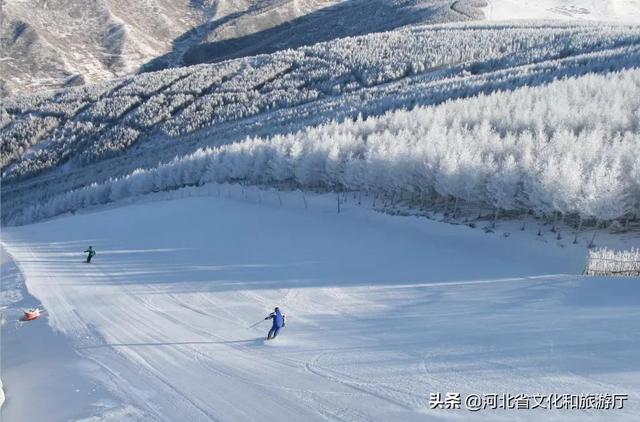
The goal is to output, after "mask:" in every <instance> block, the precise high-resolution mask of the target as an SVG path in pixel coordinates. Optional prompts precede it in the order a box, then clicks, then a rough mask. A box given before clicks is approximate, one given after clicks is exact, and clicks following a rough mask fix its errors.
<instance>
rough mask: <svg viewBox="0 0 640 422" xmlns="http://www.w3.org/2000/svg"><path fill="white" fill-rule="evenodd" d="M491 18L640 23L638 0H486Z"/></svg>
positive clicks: (639, 2)
mask: <svg viewBox="0 0 640 422" xmlns="http://www.w3.org/2000/svg"><path fill="white" fill-rule="evenodd" d="M486 1H487V3H488V5H487V7H485V9H484V14H485V16H486V18H487V19H489V20H513V19H562V20H590V21H611V22H629V23H640V1H638V0H536V1H530V0H486Z"/></svg>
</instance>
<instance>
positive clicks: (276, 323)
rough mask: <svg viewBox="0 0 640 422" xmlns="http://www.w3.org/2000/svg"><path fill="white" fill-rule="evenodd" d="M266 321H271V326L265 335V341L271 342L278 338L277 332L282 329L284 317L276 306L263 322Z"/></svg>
mask: <svg viewBox="0 0 640 422" xmlns="http://www.w3.org/2000/svg"><path fill="white" fill-rule="evenodd" d="M267 319H272V320H273V325H271V329H270V330H269V334H268V335H267V340H272V339H274V338H276V337H277V336H278V332H280V329H281V328H282V327H284V315H283V314H282V313H281V312H280V308H278V307H277V306H276V308H275V309H274V310H273V312H271V313H270V314H269V315H268V316H267V317H266V318H265V320H267Z"/></svg>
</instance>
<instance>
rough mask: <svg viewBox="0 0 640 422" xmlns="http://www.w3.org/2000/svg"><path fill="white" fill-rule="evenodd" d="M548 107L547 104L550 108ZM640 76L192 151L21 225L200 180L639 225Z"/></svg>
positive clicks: (55, 202)
mask: <svg viewBox="0 0 640 422" xmlns="http://www.w3.org/2000/svg"><path fill="white" fill-rule="evenodd" d="M550 99H553V100H551V101H550ZM639 112H640V71H638V70H629V71H623V72H618V73H611V74H608V75H597V76H596V75H587V76H583V77H579V78H570V79H566V80H561V81H556V82H553V83H551V84H548V85H545V86H541V87H525V88H520V89H517V90H514V91H507V92H495V93H493V94H490V95H480V96H478V97H474V98H470V99H459V100H456V101H450V102H446V103H444V104H441V105H439V106H432V107H416V108H415V109H413V110H410V111H406V110H402V111H394V112H389V113H387V114H385V115H383V116H380V117H370V118H367V119H357V120H355V121H352V120H345V121H343V122H330V123H327V124H324V125H321V126H319V127H315V128H308V129H304V130H302V131H300V132H297V133H293V134H288V135H277V136H274V137H271V138H249V139H246V140H245V141H243V142H237V143H233V144H227V145H222V146H219V147H212V148H206V149H201V150H199V151H197V152H195V153H193V154H191V155H188V156H186V157H184V158H178V159H176V160H174V161H172V162H170V163H168V164H165V165H162V166H160V167H158V168H154V169H150V170H137V171H134V172H133V173H132V174H131V175H128V176H126V177H124V178H120V179H114V180H109V181H107V182H105V183H102V184H94V185H92V186H89V187H86V188H83V189H80V190H77V191H73V192H70V193H68V194H65V195H63V196H60V197H56V198H54V199H52V200H51V201H49V202H46V203H44V204H36V205H34V206H32V207H30V208H29V209H28V210H27V211H25V213H24V214H23V215H22V216H21V217H20V218H21V219H24V220H17V221H18V222H21V221H30V220H32V219H41V218H43V217H48V216H52V215H57V214H60V213H63V212H66V211H70V210H74V209H77V208H82V207H84V206H87V205H96V204H101V203H106V202H109V201H114V200H118V199H122V198H125V197H129V196H135V195H140V194H145V193H150V192H152V191H157V190H170V189H177V188H180V187H183V186H188V185H201V184H203V183H207V182H229V181H237V182H248V183H252V184H263V185H272V184H285V185H289V186H294V187H302V188H310V189H313V188H324V189H334V190H339V191H343V190H346V191H365V192H369V193H373V194H380V195H383V196H386V197H396V198H406V197H407V195H408V196H409V197H410V201H412V202H414V203H417V204H419V205H420V204H424V203H425V202H427V203H432V202H434V201H437V200H439V199H442V198H445V199H447V198H450V199H452V200H454V201H456V200H462V201H465V202H467V203H476V204H484V205H486V206H488V207H490V208H493V209H496V210H499V211H514V210H516V211H520V212H534V213H535V214H537V215H552V214H553V213H559V214H562V215H567V214H574V215H578V216H580V217H581V218H596V219H598V220H604V221H609V220H613V219H621V218H635V217H637V216H640V156H639V155H638V154H637V142H638V137H639V136H640V120H639V119H638V115H639V114H638V113H639Z"/></svg>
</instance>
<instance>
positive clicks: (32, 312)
mask: <svg viewBox="0 0 640 422" xmlns="http://www.w3.org/2000/svg"><path fill="white" fill-rule="evenodd" d="M39 316H40V309H29V310H28V311H24V319H25V320H26V321H31V320H32V319H36V318H38V317H39Z"/></svg>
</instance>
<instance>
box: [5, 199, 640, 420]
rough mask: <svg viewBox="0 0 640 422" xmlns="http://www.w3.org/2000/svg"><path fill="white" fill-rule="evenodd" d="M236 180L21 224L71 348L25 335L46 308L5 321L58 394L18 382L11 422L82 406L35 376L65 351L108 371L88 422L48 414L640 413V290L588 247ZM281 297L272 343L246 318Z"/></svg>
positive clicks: (26, 373) (31, 268)
mask: <svg viewBox="0 0 640 422" xmlns="http://www.w3.org/2000/svg"><path fill="white" fill-rule="evenodd" d="M233 192H234V191H233V190H232V191H231V193H230V194H226V193H225V191H224V190H223V191H222V193H221V196H220V197H215V196H214V197H201V198H186V199H179V200H171V201H164V202H147V203H137V204H133V205H128V206H121V207H117V208H106V209H98V210H94V211H89V212H83V213H78V214H76V215H73V216H70V215H67V216H63V217H59V218H57V219H54V220H50V221H47V222H43V223H39V224H32V225H28V226H22V227H15V228H7V229H4V231H3V238H2V241H3V244H4V247H5V248H6V249H7V250H8V252H9V253H10V254H11V256H12V257H13V258H14V259H15V261H16V263H17V265H18V267H19V268H20V270H21V272H22V274H23V276H24V277H25V279H26V284H27V287H28V289H29V292H30V293H31V294H32V295H33V296H34V297H35V298H36V299H38V300H40V301H41V303H42V305H43V306H44V307H45V308H46V309H47V311H48V317H47V318H48V323H49V325H51V327H53V329H54V330H55V331H56V332H58V333H59V334H60V333H61V334H63V335H64V338H66V339H67V340H68V342H69V345H70V350H72V351H68V350H67V349H64V350H67V351H64V350H63V349H60V348H56V349H51V350H49V349H47V348H46V346H45V347H41V348H39V350H38V351H37V352H34V351H33V350H31V352H28V351H30V347H29V345H30V343H29V338H28V335H27V334H25V333H29V332H32V333H34V335H35V333H37V332H38V331H37V330H38V329H41V328H42V324H43V323H44V322H45V321H44V320H38V321H36V322H34V323H30V324H27V325H24V326H22V327H21V328H20V330H17V331H16V330H14V329H13V327H9V324H5V326H4V327H3V336H4V337H3V338H5V339H9V341H8V342H7V341H5V342H3V354H4V355H6V354H7V353H8V352H11V353H15V352H16V349H15V348H14V349H13V351H11V350H9V351H8V350H7V348H8V347H10V346H8V345H7V344H12V343H11V341H10V340H11V339H12V337H11V336H15V335H16V334H15V333H16V332H18V333H20V335H22V336H23V343H21V346H20V352H21V353H23V354H27V355H29V356H30V359H32V361H33V362H31V364H27V365H24V366H23V367H22V371H23V372H22V375H23V377H24V379H34V378H37V379H41V381H40V382H41V388H43V389H46V390H47V391H49V394H43V395H42V397H40V396H39V397H37V399H35V398H34V397H25V396H19V397H16V396H15V395H12V391H13V392H15V391H16V388H15V387H13V386H12V385H10V384H9V383H8V382H7V379H4V381H5V387H6V388H7V393H8V394H7V396H8V399H7V403H5V406H4V408H3V412H4V413H3V415H4V416H6V417H8V416H7V415H11V416H12V418H9V419H7V420H29V419H30V418H31V417H33V416H34V415H37V412H38V411H39V410H40V411H41V410H42V407H48V408H51V407H52V405H53V407H54V408H55V405H56V404H58V405H60V406H61V407H63V406H65V405H64V403H63V402H62V401H63V400H65V399H64V397H65V396H64V392H63V391H61V389H59V388H56V383H58V379H56V378H55V377H47V376H45V377H38V374H37V370H31V372H30V369H29V368H32V367H35V368H37V365H36V366H32V365H35V363H36V362H38V361H39V360H42V359H45V358H47V357H50V355H51V354H56V353H57V354H58V355H60V354H62V356H58V358H59V359H66V360H68V362H69V363H68V364H67V366H68V367H69V368H75V369H73V370H71V369H70V370H69V371H70V372H71V373H70V374H67V376H68V377H71V378H72V379H82V378H83V377H84V378H86V377H90V378H91V381H90V382H88V381H87V380H86V379H85V380H84V382H83V383H79V384H81V385H83V387H78V390H77V392H78V395H79V396H80V395H81V396H82V397H87V392H86V391H85V388H93V392H92V393H91V394H89V395H88V396H89V397H90V398H91V400H90V403H85V402H83V403H85V406H84V407H83V408H81V409H75V414H74V415H69V414H68V412H66V413H65V414H64V415H63V412H60V414H56V413H55V412H49V413H48V415H49V417H48V418H46V420H47V421H57V420H68V419H81V418H89V419H87V420H124V419H126V420H142V421H147V420H161V421H177V420H181V421H208V420H214V421H222V420H224V421H264V420H283V421H315V420H341V421H371V420H379V421H394V420H396V421H411V420H416V421H418V420H420V421H423V420H469V419H470V418H472V417H474V418H481V419H482V418H484V419H486V420H492V421H498V420H518V419H520V420H532V419H535V420H563V421H564V420H570V419H572V418H573V420H587V419H589V420H612V419H611V418H618V419H617V420H632V419H633V416H634V415H638V414H639V413H640V405H639V403H640V402H639V401H638V399H639V398H640V367H639V365H638V360H637V356H638V353H639V352H640V328H639V327H638V324H637V321H638V318H639V317H640V295H639V293H640V284H639V283H638V280H637V279H624V278H618V279H604V278H583V277H580V276H576V275H575V274H577V273H579V272H581V270H582V266H583V264H584V255H585V249H584V245H578V246H574V245H571V244H570V242H566V244H564V243H563V244H562V245H559V244H558V242H556V241H555V240H551V239H552V236H549V235H545V236H543V237H541V238H540V237H536V236H535V235H533V234H532V233H531V232H530V231H524V232H520V231H519V230H515V231H511V230H508V223H503V229H504V230H508V231H509V232H511V235H510V236H508V237H506V236H505V235H504V234H503V231H498V232H496V233H492V234H486V233H484V232H482V231H481V230H472V229H470V228H468V227H465V226H453V225H447V224H442V223H438V222H434V221H430V220H426V219H416V218H412V217H395V216H389V215H384V214H380V213H376V212H373V211H370V210H368V209H365V208H360V207H356V206H353V205H352V204H350V203H347V204H343V206H342V212H341V213H340V214H337V213H336V211H335V202H334V198H333V197H323V196H307V203H308V209H306V208H304V206H303V205H302V198H301V196H300V194H299V193H290V194H280V200H281V201H282V203H283V205H282V206H280V205H279V202H280V201H279V200H278V199H276V198H277V197H276V196H275V195H276V194H275V193H273V192H271V193H269V192H263V193H261V194H260V195H259V196H258V194H257V193H256V191H251V193H250V194H248V195H247V199H246V200H239V199H234V197H240V198H242V194H240V193H239V191H235V192H236V193H235V194H234V193H233ZM228 195H230V196H231V197H227V196H228ZM629 241H631V242H633V241H634V240H633V239H631V240H629ZM635 242H636V243H637V239H635ZM89 244H91V245H93V246H94V248H95V249H96V250H97V255H96V257H95V258H94V260H95V261H94V263H92V264H90V265H87V264H85V263H83V255H82V253H81V252H82V251H83V250H84V249H86V247H87V246H88V245H89ZM561 246H562V247H561ZM275 305H278V306H280V307H281V308H282V309H283V311H284V313H285V314H286V315H287V326H286V327H285V328H284V329H283V330H282V332H281V335H280V337H278V339H277V340H275V341H273V342H265V341H264V337H265V335H266V332H267V330H268V328H269V325H268V323H267V322H266V321H265V322H264V323H262V324H258V326H257V327H255V328H248V327H250V326H251V325H252V324H254V323H256V322H258V321H260V320H261V318H263V317H264V316H265V315H266V314H267V313H268V312H269V311H270V310H272V308H273V306H275ZM14 311H16V310H15V309H14ZM31 330H34V331H31ZM59 334H58V336H57V337H58V338H60V335H59ZM7 336H9V337H7ZM32 340H33V341H35V339H32ZM60 350H62V351H60ZM5 359H6V356H5ZM83 362H84V365H85V366H84V367H85V368H87V369H85V370H84V372H83V371H82V370H81V368H82V367H83V366H82V365H83ZM79 368H80V369H79ZM89 368H90V369H89ZM74 371H75V372H74ZM34 372H36V373H34ZM73 374H75V375H73ZM74 377H76V378H74ZM91 385H93V387H88V386H91ZM436 392H441V393H443V394H445V393H446V392H461V393H463V394H468V393H478V394H483V393H498V394H501V393H513V394H517V393H529V394H534V393H547V394H549V393H612V394H613V393H616V394H628V395H629V399H628V401H627V403H626V406H625V408H624V409H623V410H620V411H591V412H589V413H587V412H576V411H572V412H570V411H549V410H536V411H523V410H520V411H515V410H510V411H507V410H504V411H493V412H492V411H481V412H478V413H471V412H469V411H466V410H462V409H461V410H442V409H435V410H432V409H430V407H429V394H430V393H436ZM61 415H63V416H61ZM91 418H93V419H91ZM38 420H43V421H44V420H45V419H42V418H40V419H38Z"/></svg>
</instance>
